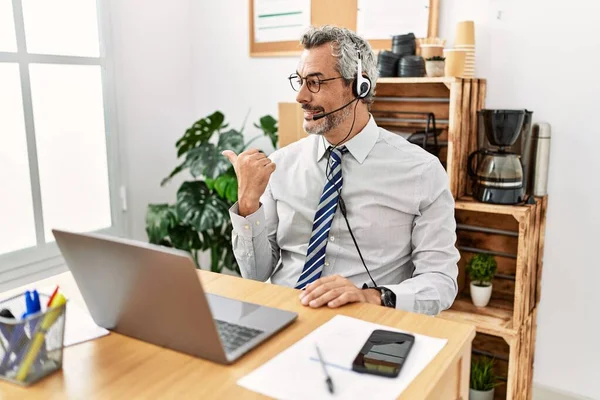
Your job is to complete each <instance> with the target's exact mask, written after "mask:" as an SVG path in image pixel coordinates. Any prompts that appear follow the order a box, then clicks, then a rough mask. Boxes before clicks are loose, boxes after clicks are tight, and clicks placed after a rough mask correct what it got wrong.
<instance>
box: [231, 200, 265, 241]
mask: <svg viewBox="0 0 600 400" xmlns="http://www.w3.org/2000/svg"><path fill="white" fill-rule="evenodd" d="M229 217H230V218H231V224H232V225H233V231H234V232H235V233H237V234H238V235H239V236H241V237H243V238H244V239H248V240H252V238H255V237H257V236H258V235H260V234H261V233H262V231H263V230H264V229H265V225H266V224H265V211H264V209H263V207H262V204H261V205H260V207H259V208H258V210H256V211H255V212H254V213H252V214H250V215H248V216H247V217H245V218H244V217H242V216H241V215H240V209H239V205H238V203H237V202H236V203H235V204H234V205H232V206H231V208H230V209H229Z"/></svg>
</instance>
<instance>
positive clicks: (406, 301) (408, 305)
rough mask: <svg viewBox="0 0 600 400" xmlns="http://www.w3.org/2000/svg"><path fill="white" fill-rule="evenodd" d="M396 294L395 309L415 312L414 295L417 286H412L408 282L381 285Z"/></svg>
mask: <svg viewBox="0 0 600 400" xmlns="http://www.w3.org/2000/svg"><path fill="white" fill-rule="evenodd" d="M382 286H384V287H386V288H388V289H390V290H391V291H392V292H394V294H395V295H396V309H397V310H404V311H410V312H415V296H416V293H417V290H418V288H413V287H412V285H411V283H410V282H402V283H401V284H399V285H382Z"/></svg>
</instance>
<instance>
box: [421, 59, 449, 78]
mask: <svg viewBox="0 0 600 400" xmlns="http://www.w3.org/2000/svg"><path fill="white" fill-rule="evenodd" d="M445 60H446V59H445V58H444V57H440V56H434V57H430V58H428V59H426V60H425V71H427V76H428V77H430V78H435V77H439V76H444V67H445Z"/></svg>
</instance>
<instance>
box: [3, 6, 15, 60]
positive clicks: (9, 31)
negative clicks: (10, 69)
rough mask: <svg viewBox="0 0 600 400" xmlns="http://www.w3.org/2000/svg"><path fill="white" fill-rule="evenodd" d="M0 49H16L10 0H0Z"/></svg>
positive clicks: (12, 50)
mask: <svg viewBox="0 0 600 400" xmlns="http://www.w3.org/2000/svg"><path fill="white" fill-rule="evenodd" d="M0 51H11V52H16V51H17V38H16V36H15V22H14V17H13V10H12V0H0Z"/></svg>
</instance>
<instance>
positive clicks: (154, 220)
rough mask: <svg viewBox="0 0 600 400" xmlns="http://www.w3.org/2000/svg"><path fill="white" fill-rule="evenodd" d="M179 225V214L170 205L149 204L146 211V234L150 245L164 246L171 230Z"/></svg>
mask: <svg viewBox="0 0 600 400" xmlns="http://www.w3.org/2000/svg"><path fill="white" fill-rule="evenodd" d="M177 224H178V218H177V212H176V210H175V208H174V207H173V206H170V205H168V204H149V205H148V210H147V211H146V233H147V234H148V239H149V240H150V243H155V244H163V243H164V242H165V241H166V240H168V237H169V230H170V229H172V228H173V227H174V226H176V225H177Z"/></svg>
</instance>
